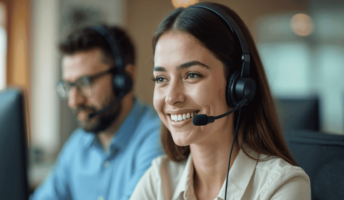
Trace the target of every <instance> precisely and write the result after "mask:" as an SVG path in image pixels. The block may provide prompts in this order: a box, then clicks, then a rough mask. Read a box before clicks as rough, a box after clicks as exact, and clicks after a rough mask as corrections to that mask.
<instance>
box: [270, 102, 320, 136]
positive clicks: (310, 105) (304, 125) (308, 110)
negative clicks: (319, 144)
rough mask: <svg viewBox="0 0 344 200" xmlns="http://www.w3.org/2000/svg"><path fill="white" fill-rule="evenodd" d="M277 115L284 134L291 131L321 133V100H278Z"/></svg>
mask: <svg viewBox="0 0 344 200" xmlns="http://www.w3.org/2000/svg"><path fill="white" fill-rule="evenodd" d="M275 103H276V109H277V114H278V117H279V120H280V123H281V125H282V129H283V131H284V132H286V131H290V130H313V131H319V129H320V126H319V100H318V98H317V97H309V98H276V99H275Z"/></svg>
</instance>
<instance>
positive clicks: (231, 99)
mask: <svg viewBox="0 0 344 200" xmlns="http://www.w3.org/2000/svg"><path fill="white" fill-rule="evenodd" d="M239 77H240V73H239V72H238V71H235V72H233V73H232V74H231V75H230V77H229V79H228V84H227V91H226V100H227V105H228V106H229V107H231V108H234V107H235V106H236V105H237V104H238V102H237V101H235V96H234V95H235V82H236V81H237V80H238V79H239Z"/></svg>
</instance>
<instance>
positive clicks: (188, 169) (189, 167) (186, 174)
mask: <svg viewBox="0 0 344 200" xmlns="http://www.w3.org/2000/svg"><path fill="white" fill-rule="evenodd" d="M193 172H194V166H193V162H192V158H191V153H190V155H189V157H188V159H187V161H186V165H185V168H184V171H183V174H182V176H181V178H180V180H179V182H178V185H177V187H176V189H175V190H174V194H173V197H172V200H176V199H179V196H180V195H181V194H182V195H183V197H184V199H186V197H187V196H189V195H190V193H191V194H194V192H193Z"/></svg>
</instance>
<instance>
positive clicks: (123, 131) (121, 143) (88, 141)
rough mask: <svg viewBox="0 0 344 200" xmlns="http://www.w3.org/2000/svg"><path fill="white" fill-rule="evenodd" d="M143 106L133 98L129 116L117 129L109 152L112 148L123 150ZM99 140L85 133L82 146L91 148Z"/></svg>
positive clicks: (92, 134) (93, 135) (91, 134)
mask: <svg viewBox="0 0 344 200" xmlns="http://www.w3.org/2000/svg"><path fill="white" fill-rule="evenodd" d="M143 110H144V109H143V106H142V103H141V102H140V100H138V99H137V98H135V100H134V105H133V107H132V108H131V110H130V112H129V114H128V115H127V117H126V118H125V120H124V122H123V123H122V124H121V126H120V127H119V129H118V131H117V133H116V134H115V136H114V137H113V139H112V141H111V144H110V151H112V150H113V148H114V147H115V148H117V149H119V150H121V149H123V148H125V147H126V146H127V144H128V142H129V139H130V137H131V136H132V134H133V132H134V129H135V127H136V124H137V123H138V121H139V120H140V116H141V115H142V114H141V113H142V111H143ZM98 143H99V140H98V138H97V137H96V134H94V133H87V134H86V135H85V137H84V144H85V147H86V148H88V147H91V146H92V145H94V144H98Z"/></svg>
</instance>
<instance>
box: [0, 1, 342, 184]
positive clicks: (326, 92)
mask: <svg viewBox="0 0 344 200" xmlns="http://www.w3.org/2000/svg"><path fill="white" fill-rule="evenodd" d="M209 1H210V2H217V3H221V4H224V5H227V6H229V7H230V8H232V9H233V10H234V11H236V12H237V13H238V14H239V16H240V17H241V18H242V19H243V21H244V22H245V23H246V25H247V26H248V28H249V30H250V31H251V33H252V35H253V37H254V39H255V41H256V44H257V47H258V50H259V52H260V55H261V58H262V61H263V63H264V67H265V70H266V73H267V77H268V80H269V83H270V87H271V90H272V94H273V96H274V98H275V100H276V105H277V110H278V113H279V117H280V121H281V123H282V125H283V130H287V129H293V128H296V129H310V130H316V131H321V132H327V133H334V134H344V78H343V77H342V76H343V75H344V1H339V0H308V1H307V0H240V1H239V0H209ZM196 2H199V1H197V0H172V1H171V0H98V1H94V0H0V90H1V89H4V88H5V87H6V86H7V87H8V86H13V85H15V86H20V87H21V88H24V90H25V93H26V99H27V105H28V122H29V123H28V125H29V126H28V127H29V136H28V138H29V146H30V155H31V156H30V161H31V162H30V166H31V167H30V173H29V175H30V176H29V179H30V183H31V185H33V186H36V185H38V184H39V183H40V182H41V181H42V180H43V179H44V178H45V176H46V175H47V173H48V172H49V170H50V167H51V166H52V165H53V163H54V161H55V159H56V156H57V155H58V153H59V151H60V149H61V147H62V145H63V144H64V142H65V141H66V140H67V139H68V137H69V136H70V134H71V133H72V131H73V130H74V129H75V128H76V127H77V123H76V120H75V117H74V116H73V115H72V113H71V111H70V110H69V109H68V107H67V102H66V101H62V100H60V99H59V98H58V96H57V94H56V90H55V87H56V84H57V82H58V80H59V79H60V78H61V68H60V64H61V55H60V54H59V52H58V51H57V44H58V42H59V41H60V40H61V39H62V38H63V37H65V36H66V34H68V33H69V32H70V31H71V30H73V29H75V28H76V27H79V26H83V25H87V24H92V23H98V22H105V23H108V24H114V25H119V26H121V27H123V28H125V29H127V30H128V32H129V34H130V35H131V37H132V39H133V40H134V43H135V45H136V50H137V69H138V75H137V81H136V82H135V92H136V94H137V96H138V97H139V98H140V99H141V100H143V101H144V102H147V103H152V97H153V87H154V83H153V82H152V81H151V80H150V78H151V76H152V67H153V60H152V45H151V43H152V37H153V34H154V32H155V28H156V27H157V25H158V23H159V22H160V21H161V20H162V19H163V18H164V16H166V15H167V14H168V13H169V12H170V11H172V10H173V9H175V7H179V6H186V5H188V4H193V3H196ZM200 2H203V1H200ZM0 101H1V99H0ZM0 132H1V130H0Z"/></svg>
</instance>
